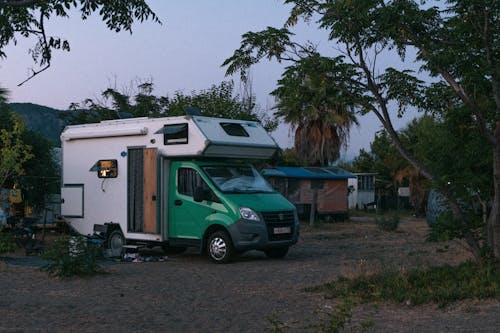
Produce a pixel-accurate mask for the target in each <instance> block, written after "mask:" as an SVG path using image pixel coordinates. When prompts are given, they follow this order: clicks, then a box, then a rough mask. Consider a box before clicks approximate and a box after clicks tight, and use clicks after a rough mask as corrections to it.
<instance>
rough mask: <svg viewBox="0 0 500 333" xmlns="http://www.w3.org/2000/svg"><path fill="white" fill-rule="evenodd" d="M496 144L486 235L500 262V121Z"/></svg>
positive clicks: (494, 147)
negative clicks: (492, 195)
mask: <svg viewBox="0 0 500 333" xmlns="http://www.w3.org/2000/svg"><path fill="white" fill-rule="evenodd" d="M495 137H496V142H497V143H496V144H495V145H494V146H493V188H494V191H495V192H494V197H493V203H492V206H491V211H490V216H489V218H488V224H487V226H486V236H487V241H488V245H489V247H490V248H491V249H492V250H493V254H494V255H495V260H496V261H497V262H500V123H497V125H496V131H495Z"/></svg>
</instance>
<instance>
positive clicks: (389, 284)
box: [307, 262, 500, 306]
mask: <svg viewBox="0 0 500 333" xmlns="http://www.w3.org/2000/svg"><path fill="white" fill-rule="evenodd" d="M307 291H316V292H324V293H326V295H327V297H332V298H336V297H341V298H353V299H358V300H360V301H361V302H380V301H390V302H396V303H406V304H408V305H419V304H425V303H437V304H439V306H446V305H447V304H449V303H451V302H454V301H458V300H463V299H472V298H477V299H485V298H494V297H499V296H500V270H499V269H498V268H496V267H495V266H494V265H493V264H491V265H488V264H484V265H482V266H481V265H479V264H476V263H473V262H465V263H463V264H461V265H458V266H449V265H445V266H441V267H434V268H431V269H429V270H412V271H408V272H383V273H379V274H374V275H371V276H360V277H356V278H350V279H347V278H344V277H341V278H339V279H337V280H336V281H334V282H331V283H328V284H325V285H322V286H318V287H313V288H308V289H307Z"/></svg>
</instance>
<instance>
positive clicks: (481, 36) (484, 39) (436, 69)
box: [224, 0, 500, 260]
mask: <svg viewBox="0 0 500 333" xmlns="http://www.w3.org/2000/svg"><path fill="white" fill-rule="evenodd" d="M285 3H286V4H291V5H292V9H291V13H290V17H289V19H288V20H287V22H286V23H285V26H284V27H283V28H282V29H275V28H268V29H266V30H264V31H261V32H257V33H253V32H252V33H247V34H245V35H243V40H242V43H241V47H240V48H239V49H237V50H236V51H235V52H234V54H233V56H232V57H230V58H228V59H227V60H226V62H225V63H224V65H226V66H228V68H227V73H228V74H231V73H234V72H237V71H240V72H241V73H242V75H244V74H245V73H246V70H247V69H248V68H249V67H250V66H251V65H253V64H255V63H257V62H259V61H261V60H262V59H263V58H268V59H277V60H278V61H283V60H292V61H294V62H297V61H298V60H300V58H303V57H307V56H311V52H309V51H310V50H309V49H308V48H307V47H301V46H297V43H295V42H293V41H291V38H290V37H291V36H292V33H291V32H290V31H289V29H291V28H292V27H293V26H294V25H295V24H296V23H297V22H298V20H299V19H301V18H303V19H305V20H309V21H311V20H312V19H315V20H316V19H317V21H316V22H317V23H318V25H319V27H320V28H322V29H326V30H328V31H329V36H330V40H331V41H332V42H333V43H334V44H335V46H336V47H337V48H338V49H339V51H340V52H341V53H342V55H343V56H342V57H341V58H336V59H340V60H341V62H340V63H339V65H340V64H342V65H343V66H348V67H350V70H351V71H352V72H354V73H355V75H353V76H352V80H348V81H343V80H342V81H339V82H336V83H337V84H339V85H340V86H343V85H346V82H347V83H348V84H349V86H350V88H351V89H349V90H346V91H345V93H346V94H349V91H355V92H361V95H351V96H352V97H353V98H352V101H351V102H352V105H353V106H355V107H356V108H357V110H358V112H361V113H367V112H373V113H374V114H375V115H376V116H377V118H378V119H379V120H380V122H381V124H382V125H383V126H384V128H385V130H386V131H387V133H388V135H389V137H390V138H391V141H392V143H393V144H394V146H395V147H396V148H397V150H398V151H399V153H400V154H401V155H402V156H403V157H404V158H405V159H406V160H407V161H408V162H409V163H410V164H411V165H412V167H414V168H415V169H416V170H417V171H418V172H419V173H420V174H421V175H422V176H424V177H425V178H427V179H428V180H429V181H431V182H433V183H434V184H435V185H436V186H438V187H439V189H440V191H441V192H442V193H443V194H444V195H445V196H446V198H447V199H448V201H449V202H450V206H451V209H452V211H453V215H454V218H455V220H456V221H457V223H459V224H460V225H461V226H462V227H463V228H464V230H466V232H465V233H464V238H465V240H466V242H467V244H468V245H469V247H470V249H471V251H472V252H473V254H474V256H475V257H476V258H478V259H479V258H480V257H481V253H482V250H481V247H480V243H479V242H478V241H477V239H476V238H475V237H474V235H473V233H472V231H470V230H468V231H467V220H466V217H465V215H464V213H463V210H462V209H461V207H460V205H459V203H458V200H457V195H456V193H454V192H453V188H451V187H450V186H448V184H444V183H443V182H441V181H439V177H438V176H437V173H436V171H435V170H433V168H432V166H431V165H429V164H428V163H426V161H425V160H421V159H419V158H417V157H416V156H415V155H414V153H412V151H410V150H409V149H408V148H407V147H406V146H405V145H404V143H403V142H402V140H401V137H400V135H399V134H398V133H397V131H396V130H395V128H394V126H393V123H392V118H391V109H393V108H392V107H391V106H392V105H395V106H396V107H395V109H396V114H397V115H398V116H400V115H402V114H403V113H404V112H405V111H406V110H407V108H408V107H417V108H420V109H424V110H431V111H432V110H436V108H438V107H440V108H441V109H440V111H442V112H443V113H448V112H450V113H451V112H455V111H456V110H457V107H458V106H461V107H463V108H465V109H466V110H467V112H468V114H469V115H470V116H471V117H472V118H473V119H474V123H475V127H476V128H477V130H478V131H479V133H481V135H482V137H483V143H486V144H487V145H489V146H490V148H491V151H492V156H493V158H492V160H493V168H492V169H493V177H491V178H490V179H491V183H492V184H493V188H494V196H493V200H492V209H491V213H490V216H489V220H488V233H487V239H488V245H489V246H490V247H491V248H492V249H493V252H494V255H495V258H496V259H497V260H500V90H499V83H498V77H499V73H498V72H499V71H500V66H499V65H498V62H497V61H498V59H499V55H500V42H499V35H500V31H499V30H500V26H499V25H498V20H499V17H500V3H499V2H498V1H493V0H492V1H487V0H450V1H447V2H446V3H445V4H441V6H440V7H429V6H428V5H426V4H423V3H422V4H421V3H419V2H417V1H412V0H394V1H364V0H349V1H346V0H300V1H298V0H285ZM409 50H416V51H417V58H416V60H417V61H419V63H420V64H423V65H422V66H421V70H422V71H425V72H426V73H427V74H430V75H433V76H435V78H436V81H437V82H436V83H434V84H430V85H429V84H425V82H423V81H421V80H420V79H419V78H417V77H416V76H415V74H414V72H413V70H412V69H411V67H414V62H413V61H408V60H407V58H406V55H407V52H408V51H409ZM391 52H392V53H394V52H395V53H396V55H398V56H399V57H400V59H401V61H402V63H403V64H402V65H403V66H404V65H406V66H407V68H406V69H402V70H401V69H396V68H391V67H388V68H380V67H378V66H377V59H378V58H380V57H381V56H384V57H387V56H388V55H389V54H391ZM290 55H292V57H290ZM293 55H299V59H297V58H296V57H295V58H294V57H293ZM339 70H340V69H339Z"/></svg>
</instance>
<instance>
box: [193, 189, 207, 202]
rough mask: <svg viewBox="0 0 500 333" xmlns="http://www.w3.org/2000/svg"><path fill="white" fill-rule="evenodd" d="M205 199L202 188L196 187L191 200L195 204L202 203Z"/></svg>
mask: <svg viewBox="0 0 500 333" xmlns="http://www.w3.org/2000/svg"><path fill="white" fill-rule="evenodd" d="M205 197H206V195H205V190H204V189H203V187H201V186H198V187H196V188H195V189H194V193H193V199H194V201H195V202H202V201H203V200H205Z"/></svg>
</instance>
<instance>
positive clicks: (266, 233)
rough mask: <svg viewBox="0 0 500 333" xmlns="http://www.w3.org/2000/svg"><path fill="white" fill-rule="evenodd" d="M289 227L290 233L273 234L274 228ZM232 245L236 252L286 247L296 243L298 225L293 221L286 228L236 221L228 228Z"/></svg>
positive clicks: (262, 223)
mask: <svg viewBox="0 0 500 333" xmlns="http://www.w3.org/2000/svg"><path fill="white" fill-rule="evenodd" d="M283 227H290V231H291V232H290V233H284V234H282V233H280V234H274V230H275V228H283ZM228 231H229V233H230V235H231V239H232V241H233V245H234V247H235V249H236V250H237V251H248V250H265V249H269V248H275V247H288V246H291V245H293V244H295V243H297V241H298V238H299V232H300V231H299V223H298V221H294V222H293V223H292V224H288V225H286V226H283V225H280V226H274V225H272V224H269V223H266V222H264V221H259V222H256V221H248V220H241V219H240V220H238V221H236V222H235V223H233V224H231V225H230V226H229V227H228Z"/></svg>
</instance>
